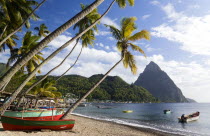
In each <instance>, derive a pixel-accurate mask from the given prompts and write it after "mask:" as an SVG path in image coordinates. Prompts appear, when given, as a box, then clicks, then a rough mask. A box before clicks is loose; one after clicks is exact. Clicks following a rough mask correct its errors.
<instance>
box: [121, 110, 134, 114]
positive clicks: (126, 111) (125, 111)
mask: <svg viewBox="0 0 210 136" xmlns="http://www.w3.org/2000/svg"><path fill="white" fill-rule="evenodd" d="M122 112H123V113H132V112H133V111H132V110H124V111H122Z"/></svg>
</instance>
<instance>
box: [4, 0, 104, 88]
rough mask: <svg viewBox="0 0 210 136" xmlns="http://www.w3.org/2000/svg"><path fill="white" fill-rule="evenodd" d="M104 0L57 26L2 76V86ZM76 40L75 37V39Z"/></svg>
mask: <svg viewBox="0 0 210 136" xmlns="http://www.w3.org/2000/svg"><path fill="white" fill-rule="evenodd" d="M103 1H104V0H96V1H95V2H93V3H92V4H91V5H89V6H88V7H87V8H85V9H84V10H83V11H81V12H80V13H78V14H77V15H75V16H74V17H73V18H71V19H70V20H68V21H67V22H66V23H64V24H63V25H62V26H60V27H59V28H57V29H56V30H55V31H54V32H52V33H51V34H49V35H48V36H47V37H45V38H44V39H43V40H42V41H41V42H39V44H38V45H37V46H36V47H35V48H33V49H32V50H31V51H30V52H28V53H27V54H26V55H25V56H24V57H23V58H21V59H20V60H19V61H17V62H16V63H15V64H14V65H13V66H12V67H11V68H10V69H9V70H8V71H7V72H6V73H5V74H4V75H3V76H2V77H1V78H0V88H2V87H3V86H4V84H5V83H6V82H7V81H10V79H11V78H12V76H13V75H14V74H15V73H16V72H17V71H18V70H19V69H20V68H21V67H22V66H23V65H24V64H25V63H26V62H28V61H29V60H30V59H31V58H32V57H33V56H34V55H35V54H37V53H38V52H39V51H41V50H42V49H43V48H44V47H45V46H46V45H47V44H48V43H49V42H51V41H52V40H53V39H55V38H56V37H58V36H59V35H60V34H61V33H63V32H64V31H66V30H67V29H68V28H69V27H71V26H72V25H74V24H75V23H77V22H78V21H80V20H81V19H82V18H84V17H85V16H86V15H88V14H89V13H90V12H92V11H93V10H94V9H95V8H97V7H98V6H99V5H100V4H101V3H102V2H103ZM79 37H80V36H79ZM74 40H75V39H74Z"/></svg>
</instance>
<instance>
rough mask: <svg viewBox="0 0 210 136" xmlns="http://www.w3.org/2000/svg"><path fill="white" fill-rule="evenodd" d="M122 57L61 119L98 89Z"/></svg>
mask: <svg viewBox="0 0 210 136" xmlns="http://www.w3.org/2000/svg"><path fill="white" fill-rule="evenodd" d="M123 58H124V57H121V59H120V60H119V61H118V62H117V63H116V64H115V65H114V66H113V67H112V68H111V69H110V70H109V71H108V72H107V73H106V74H105V75H104V76H103V78H101V80H99V81H98V82H97V83H96V84H95V85H94V86H93V87H92V88H91V89H90V90H89V91H88V92H87V93H86V94H85V95H84V96H83V97H82V98H80V99H79V100H77V101H76V102H75V103H74V104H73V105H72V106H71V107H70V108H69V109H68V110H67V111H66V113H65V114H64V115H63V116H62V117H61V119H65V118H67V116H68V114H71V113H72V112H73V111H74V109H75V108H77V106H78V105H79V104H80V103H81V102H82V101H83V100H84V99H85V98H86V97H88V95H89V94H90V93H92V92H93V91H94V90H95V89H96V87H98V86H99V85H100V84H101V82H103V81H104V79H105V78H106V77H107V76H108V74H109V73H110V72H111V71H112V70H113V69H114V68H115V67H116V66H117V65H118V64H119V63H120V62H121V61H122V60H123Z"/></svg>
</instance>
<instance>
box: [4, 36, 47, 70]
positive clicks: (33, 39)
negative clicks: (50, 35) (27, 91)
mask: <svg viewBox="0 0 210 136" xmlns="http://www.w3.org/2000/svg"><path fill="white" fill-rule="evenodd" d="M39 39H40V36H36V35H32V32H26V34H25V36H24V37H23V41H22V43H23V45H22V46H21V47H20V49H14V50H13V52H12V54H11V57H10V58H9V59H8V62H7V66H9V65H10V64H11V63H13V62H14V61H19V60H20V59H21V58H22V57H23V56H24V55H25V54H27V53H28V52H29V51H30V50H31V49H32V48H34V47H35V46H36V45H37V43H38V40H39ZM42 55H43V54H42V53H41V52H38V53H37V54H35V55H34V56H33V57H32V58H31V59H30V60H29V61H28V62H27V63H26V64H24V65H23V67H22V68H21V69H20V70H21V71H22V72H24V69H25V68H26V70H27V72H28V74H30V73H31V72H32V71H33V70H34V69H35V68H36V67H37V66H38V65H39V64H40V62H41V61H43V60H44V58H43V57H42ZM38 73H40V71H38Z"/></svg>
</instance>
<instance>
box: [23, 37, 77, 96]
mask: <svg viewBox="0 0 210 136" xmlns="http://www.w3.org/2000/svg"><path fill="white" fill-rule="evenodd" d="M79 40H80V38H78V39H77V41H76V43H75V45H74V47H73V48H72V49H71V51H70V52H69V53H68V55H66V57H65V58H64V59H63V61H61V63H60V64H58V65H57V66H55V67H54V68H53V69H51V70H50V71H49V72H48V73H47V74H45V75H44V76H43V77H42V78H41V79H39V81H37V82H36V83H34V84H33V85H32V86H31V87H29V88H28V89H27V90H26V91H25V92H23V93H22V94H21V95H22V96H23V95H24V94H27V93H28V92H29V91H30V90H31V89H33V88H34V87H35V86H37V85H38V84H39V83H40V82H42V81H43V80H44V79H45V78H47V77H48V75H49V74H50V73H51V72H53V71H54V70H56V69H57V68H59V67H60V66H61V65H62V64H63V63H64V62H65V61H66V59H67V58H68V57H69V56H70V55H71V53H72V52H73V51H74V49H75V47H76V46H77V44H78V42H79ZM22 96H21V97H22Z"/></svg>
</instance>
